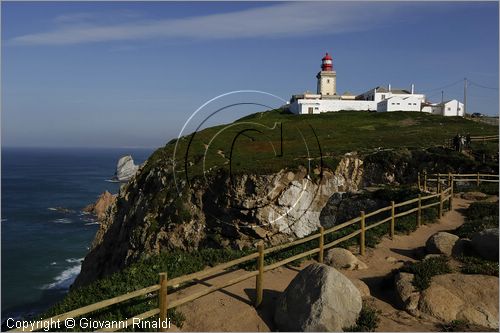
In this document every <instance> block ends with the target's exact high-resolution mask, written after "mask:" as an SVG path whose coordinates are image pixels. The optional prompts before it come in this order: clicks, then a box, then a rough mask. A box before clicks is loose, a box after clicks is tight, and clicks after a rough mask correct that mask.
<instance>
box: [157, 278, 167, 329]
mask: <svg viewBox="0 0 500 333" xmlns="http://www.w3.org/2000/svg"><path fill="white" fill-rule="evenodd" d="M158 305H159V308H160V313H159V319H160V325H158V332H166V331H167V330H168V325H166V323H167V322H168V318H167V310H168V300H167V273H166V272H165V273H160V290H159V291H158Z"/></svg>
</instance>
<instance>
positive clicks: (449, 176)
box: [448, 172, 451, 187]
mask: <svg viewBox="0 0 500 333" xmlns="http://www.w3.org/2000/svg"><path fill="white" fill-rule="evenodd" d="M450 186H451V172H448V187H450Z"/></svg>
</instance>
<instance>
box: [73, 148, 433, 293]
mask: <svg viewBox="0 0 500 333" xmlns="http://www.w3.org/2000/svg"><path fill="white" fill-rule="evenodd" d="M418 154H420V153H415V152H409V151H402V152H398V153H397V154H396V153H391V152H378V153H375V154H372V155H368V156H366V157H364V158H363V159H361V158H360V157H358V156H357V155H356V154H346V155H345V156H343V158H342V159H341V160H340V162H339V164H338V165H337V167H336V169H335V171H333V170H323V172H320V171H319V170H317V169H315V170H311V172H310V173H308V171H307V170H306V169H305V168H303V167H299V168H298V170H294V171H290V170H281V171H279V172H277V173H275V174H269V175H248V174H243V175H239V176H233V177H229V176H228V174H227V173H225V172H224V171H223V170H219V171H213V172H211V173H209V174H207V175H206V176H205V177H199V178H196V179H195V180H192V181H191V182H190V184H186V182H182V183H181V185H180V190H181V192H182V193H181V194H179V193H178V192H177V190H176V189H175V182H174V178H173V174H172V171H171V170H172V168H171V164H170V163H171V162H170V160H169V159H168V158H166V157H165V158H163V159H160V160H158V159H156V160H154V162H151V161H152V160H153V159H150V160H148V161H147V162H146V163H145V164H144V165H143V166H141V168H140V169H139V171H138V173H137V174H136V175H135V176H134V177H133V178H132V179H131V180H130V181H129V182H128V183H127V184H126V185H125V186H124V187H123V188H122V189H121V191H120V193H119V195H118V197H117V199H116V203H115V204H114V206H112V208H111V214H109V215H108V217H107V218H106V219H105V220H104V221H103V222H102V223H101V227H100V229H99V231H98V232H97V235H96V237H95V239H94V242H93V244H92V247H91V251H90V252H89V254H88V255H87V256H86V258H85V260H84V262H83V265H82V271H81V273H80V275H79V276H78V278H77V280H76V281H75V286H81V285H85V284H87V283H89V282H91V281H93V280H95V279H98V278H100V277H103V276H105V275H107V274H110V273H113V272H115V271H117V270H120V269H121V268H123V267H125V266H127V265H128V264H130V263H131V262H134V261H136V260H139V259H141V258H145V257H148V256H150V255H154V254H158V253H160V252H162V251H169V250H171V249H182V250H185V251H193V250H196V249H197V248H199V247H201V246H204V247H214V248H227V247H231V248H239V249H242V248H247V247H253V246H254V244H255V243H256V242H257V241H260V240H264V242H266V243H267V244H268V245H274V244H279V243H282V242H285V241H289V240H293V239H295V238H298V237H304V236H307V235H309V234H311V233H313V232H315V231H316V230H317V228H318V227H319V226H320V225H321V222H320V215H321V212H322V210H323V208H324V206H325V205H326V203H327V201H328V199H329V198H330V197H331V196H332V195H333V194H334V193H338V192H355V191H357V190H358V189H360V188H362V187H364V186H369V185H373V184H390V183H399V182H404V183H407V182H410V181H411V182H415V181H416V173H417V168H416V166H418V167H419V168H420V167H421V166H419V163H420V160H421V156H420V155H418ZM426 156H427V155H426ZM422 163H424V166H426V165H427V166H430V164H429V162H426V161H425V160H424V161H423V162H422ZM425 163H427V164H425ZM431 163H435V162H432V161H431ZM431 170H432V168H429V171H431ZM441 172H443V171H441ZM329 221H332V219H329ZM325 226H326V225H325Z"/></svg>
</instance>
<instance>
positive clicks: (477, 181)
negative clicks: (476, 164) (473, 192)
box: [476, 172, 479, 186]
mask: <svg viewBox="0 0 500 333" xmlns="http://www.w3.org/2000/svg"><path fill="white" fill-rule="evenodd" d="M476 183H477V184H476V185H477V186H479V172H478V173H477V180H476Z"/></svg>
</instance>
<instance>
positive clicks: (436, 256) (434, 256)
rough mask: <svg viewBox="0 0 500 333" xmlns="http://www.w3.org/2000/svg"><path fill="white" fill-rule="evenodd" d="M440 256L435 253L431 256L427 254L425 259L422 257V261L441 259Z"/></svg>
mask: <svg viewBox="0 0 500 333" xmlns="http://www.w3.org/2000/svg"><path fill="white" fill-rule="evenodd" d="M441 256H442V254H435V253H431V254H427V255H426V256H425V257H424V260H427V259H432V258H439V257H441Z"/></svg>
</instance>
